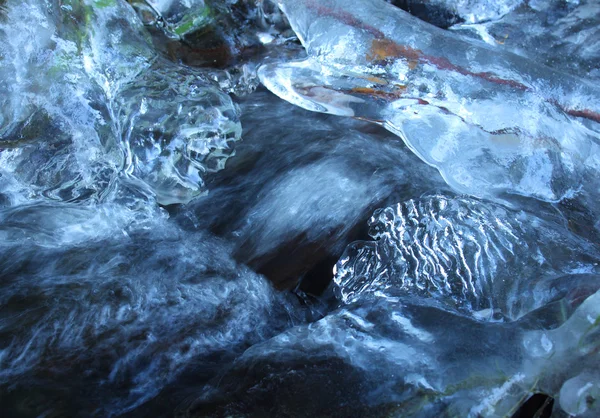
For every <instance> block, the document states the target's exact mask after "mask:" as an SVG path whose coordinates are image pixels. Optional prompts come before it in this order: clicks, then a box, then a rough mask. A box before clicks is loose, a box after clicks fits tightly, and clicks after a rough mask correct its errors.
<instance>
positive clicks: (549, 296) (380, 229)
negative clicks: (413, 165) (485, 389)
mask: <svg viewBox="0 0 600 418" xmlns="http://www.w3.org/2000/svg"><path fill="white" fill-rule="evenodd" d="M369 227H370V231H369V233H370V235H371V236H372V237H373V238H374V239H375V241H359V242H356V243H353V244H350V245H349V246H348V248H347V249H346V253H345V254H344V255H343V256H342V258H341V259H340V261H339V262H338V264H337V265H336V273H335V278H334V281H335V283H336V284H337V286H338V293H339V294H340V296H341V299H342V300H343V301H345V302H349V301H352V300H354V299H356V298H359V297H361V296H362V295H363V294H387V295H390V296H394V295H395V296H397V295H401V294H409V295H418V296H423V297H430V298H434V299H436V300H439V301H442V302H443V303H444V304H446V305H447V306H448V307H449V308H451V309H459V310H461V311H466V312H469V313H472V314H473V315H474V316H476V317H478V318H480V319H486V320H487V319H494V318H496V319H499V318H506V319H511V320H514V319H517V318H520V317H521V316H523V315H525V314H526V313H528V312H531V311H533V310H535V309H538V308H540V307H543V306H545V305H547V304H549V303H551V302H552V301H553V300H554V299H555V298H557V297H558V296H559V295H560V297H564V294H567V293H571V294H574V293H576V292H577V291H580V290H582V289H583V288H584V287H586V286H591V287H592V288H593V286H594V283H596V284H595V285H596V286H597V285H599V284H600V283H597V281H595V280H591V279H590V278H589V277H590V276H589V275H590V274H598V272H599V271H598V262H599V261H600V254H599V253H598V250H597V248H595V247H594V246H593V245H590V244H589V243H588V242H586V241H584V240H582V239H580V238H577V237H574V236H573V235H572V234H571V233H570V232H569V230H568V229H566V228H558V227H557V226H556V225H554V224H550V223H548V222H545V221H542V220H540V219H538V218H536V217H535V216H532V215H530V214H527V213H526V212H523V211H513V210H510V209H507V208H505V207H503V206H500V205H495V204H491V203H486V202H481V201H478V200H474V199H468V198H451V199H450V198H446V197H443V196H433V197H427V198H422V199H417V200H410V201H407V202H404V203H401V204H397V205H396V206H392V207H388V208H385V209H378V210H377V211H375V213H374V214H373V217H372V218H371V219H370V221H369ZM578 277H579V278H578ZM585 283H587V284H585Z"/></svg>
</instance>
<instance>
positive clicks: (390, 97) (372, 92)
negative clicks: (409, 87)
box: [349, 86, 406, 102]
mask: <svg viewBox="0 0 600 418" xmlns="http://www.w3.org/2000/svg"><path fill="white" fill-rule="evenodd" d="M405 90H406V87H405V86H399V87H398V89H397V90H395V91H392V92H387V91H382V90H377V89H373V88H370V87H355V88H353V89H351V90H350V91H349V93H353V94H362V95H367V96H370V97H376V98H378V99H383V100H386V101H390V102H391V101H394V100H398V99H400V98H402V94H403V93H404V91H405Z"/></svg>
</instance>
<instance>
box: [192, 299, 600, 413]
mask: <svg viewBox="0 0 600 418" xmlns="http://www.w3.org/2000/svg"><path fill="white" fill-rule="evenodd" d="M598 296H599V294H598V293H595V294H593V295H591V296H589V297H588V298H587V299H586V300H585V302H584V303H582V304H581V305H580V306H579V308H578V309H577V310H576V311H575V312H574V313H573V314H572V316H571V318H570V319H569V320H567V321H565V320H564V318H563V319H561V320H559V321H557V322H555V323H553V324H552V326H557V325H560V326H558V327H557V328H555V329H553V330H550V331H531V330H529V326H530V324H532V323H533V324H535V323H536V322H537V321H538V320H539V318H537V317H536V314H535V313H533V314H530V316H532V318H528V317H527V316H526V317H525V318H523V319H524V320H523V321H520V322H511V323H498V322H495V323H485V324H484V323H481V322H479V321H477V320H475V319H474V318H470V317H468V316H462V315H459V314H456V313H451V312H448V311H446V310H445V309H443V308H440V307H439V306H436V304H435V302H431V301H428V300H426V299H425V300H424V299H420V298H414V297H411V298H406V297H394V298H389V297H374V298H373V297H371V298H364V297H363V298H359V299H358V300H355V301H354V302H352V303H350V304H349V305H347V306H345V307H343V308H342V309H340V310H337V311H334V312H332V313H330V314H329V315H328V316H327V317H325V318H323V319H321V320H320V321H318V322H315V323H313V324H310V325H302V326H298V327H295V328H293V329H291V330H290V331H287V332H285V333H282V334H281V335H279V336H277V337H274V338H272V339H271V340H269V341H266V342H264V343H261V344H258V345H255V346H254V347H252V348H250V349H249V350H247V351H246V352H245V353H244V354H243V355H242V356H241V357H240V358H239V359H238V360H237V361H236V362H235V363H234V365H233V367H232V368H231V369H229V370H228V371H227V372H226V373H224V375H223V376H222V377H219V379H218V382H215V383H214V384H212V385H209V386H207V387H204V388H202V389H201V390H200V389H199V390H198V394H197V398H196V399H195V400H194V401H193V402H191V403H190V405H189V407H188V410H189V416H197V417H200V416H207V415H222V414H224V413H230V414H241V413H243V412H244V411H246V410H248V408H250V409H251V410H253V411H256V414H257V415H261V414H262V415H273V416H275V415H280V414H283V413H285V411H294V413H295V414H298V415H299V416H309V415H311V414H331V415H336V416H337V415H338V414H340V415H345V416H374V417H384V416H390V415H391V416H416V417H430V416H438V417H452V416H469V417H478V416H511V415H512V414H513V413H514V412H515V411H516V410H517V409H518V406H519V404H520V403H521V402H522V400H523V399H524V398H526V397H527V394H528V393H530V392H531V391H542V392H545V393H551V394H557V395H558V389H557V388H560V387H561V385H563V384H564V389H562V390H560V396H559V402H560V404H561V405H564V407H565V410H566V411H569V412H570V411H574V410H575V409H572V408H574V407H575V406H574V405H582V403H583V406H581V408H582V409H580V411H582V412H584V411H585V412H588V411H587V410H586V409H585V408H588V407H589V408H593V407H594V406H593V405H594V401H595V400H596V399H597V398H596V396H597V395H596V390H597V384H598V381H597V379H596V378H595V377H593V376H592V373H586V374H584V375H583V376H581V375H579V373H581V370H582V368H583V369H584V370H585V369H586V368H590V367H592V368H593V366H592V364H596V362H597V360H596V359H594V354H592V352H593V350H595V349H597V347H598V345H597V341H598V340H597V338H594V337H591V336H592V335H594V334H596V333H597V332H598V323H597V322H595V323H593V322H594V320H597V318H598V313H597V309H596V307H597V299H598ZM586 317H587V318H589V320H588V321H587V322H585V320H583V318H586ZM527 319H530V320H529V321H527ZM582 320H583V322H582ZM584 323H585V325H584ZM538 326H539V325H538ZM567 335H568V336H567ZM543 336H545V344H546V345H549V346H554V345H555V344H561V345H562V347H561V348H560V349H556V348H555V349H550V352H547V353H546V354H545V355H542V356H540V355H539V354H537V353H536V352H535V351H534V350H535V348H534V347H532V345H533V343H532V340H534V339H536V338H538V339H539V338H540V337H543ZM591 338H593V341H595V343H592V344H591V345H589V346H586V347H585V349H583V351H584V352H585V354H584V355H583V356H579V355H576V356H573V354H570V353H573V352H572V351H571V350H574V349H575V347H577V346H578V345H580V344H581V342H582V341H585V340H586V339H591ZM578 350H581V349H578ZM577 353H578V354H579V351H577ZM578 362H581V363H580V364H578ZM563 382H564V383H563ZM307 386H308V387H309V388H310V391H308V393H307V389H306V388H307ZM581 389H583V390H581ZM588 394H590V395H591V396H590V397H588V398H587V405H589V406H587V407H586V406H585V405H586V404H585V402H586V401H585V399H586V398H585V397H586V395H588ZM273 397H276V398H277V400H278V401H277V402H276V403H275V404H273V403H271V399H273ZM308 398H310V402H309V401H307V399H308ZM571 405H573V406H571ZM578 407H579V406H578ZM557 412H558V411H557ZM590 412H591V411H590ZM587 416H593V415H590V414H588V415H587Z"/></svg>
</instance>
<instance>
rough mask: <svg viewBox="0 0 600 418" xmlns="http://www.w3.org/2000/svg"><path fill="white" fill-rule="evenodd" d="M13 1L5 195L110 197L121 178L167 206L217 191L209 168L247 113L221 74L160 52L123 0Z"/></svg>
mask: <svg viewBox="0 0 600 418" xmlns="http://www.w3.org/2000/svg"><path fill="white" fill-rule="evenodd" d="M4 7H5V9H6V11H5V16H4V19H3V21H2V23H0V40H1V41H2V42H1V46H0V53H1V54H2V56H3V60H2V62H1V63H0V74H1V75H2V77H1V79H2V81H0V83H2V84H3V86H4V88H5V90H4V91H5V92H7V94H3V97H2V99H0V150H1V151H0V170H1V173H2V176H1V178H0V182H1V184H2V186H3V187H2V195H3V200H4V201H5V202H8V204H11V205H13V204H19V203H20V202H24V201H26V200H28V199H51V200H55V201H69V202H75V201H90V200H91V201H99V200H103V199H106V197H107V196H109V195H111V190H112V188H113V187H114V185H115V184H116V182H119V181H126V182H128V183H129V184H136V183H137V184H140V185H141V184H143V183H142V182H145V183H146V185H145V186H141V188H142V189H147V190H148V192H149V193H152V194H155V195H156V199H157V200H158V201H159V202H160V203H164V204H169V203H177V202H187V201H189V200H190V199H191V198H193V197H194V196H197V195H198V194H201V193H202V192H204V191H205V185H204V175H205V173H206V172H207V171H215V170H219V169H222V168H223V167H224V164H225V161H226V160H227V159H228V158H229V156H231V154H232V152H233V148H232V146H233V143H234V142H236V141H238V140H239V139H240V137H241V125H240V124H239V118H238V110H237V108H236V107H235V105H234V104H233V102H232V101H231V99H230V98H229V97H228V96H227V95H226V94H225V93H223V92H222V91H221V90H220V89H219V88H218V87H217V86H216V84H215V83H214V82H213V81H211V80H209V78H208V77H207V76H206V75H204V74H202V73H200V72H199V71H193V70H188V69H187V68H186V67H182V66H177V65H175V64H172V63H169V62H166V61H164V60H162V59H160V58H158V57H157V56H156V54H155V52H154V51H153V49H152V47H151V42H150V40H149V37H148V36H147V34H146V32H145V29H144V27H143V25H142V23H141V22H140V21H139V19H138V18H137V16H136V14H135V13H134V11H133V10H132V9H131V8H130V7H129V6H128V5H127V4H126V3H124V2H123V1H121V0H111V1H100V0H88V1H61V2H56V1H54V0H47V1H39V2H36V1H31V0H28V1H24V2H14V3H13V2H8V3H7V4H6V5H5V6H4ZM23 28H25V29H23ZM134 120H135V124H132V122H133V121H134ZM134 125H135V126H134ZM176 127H177V129H176ZM139 180H142V182H140V181H139Z"/></svg>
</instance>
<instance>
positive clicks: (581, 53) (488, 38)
mask: <svg viewBox="0 0 600 418" xmlns="http://www.w3.org/2000/svg"><path fill="white" fill-rule="evenodd" d="M451 29H452V30H456V31H459V32H460V33H461V34H465V35H471V36H474V37H476V38H479V39H481V40H482V41H484V42H486V43H488V44H490V45H492V46H493V47H494V48H496V49H498V50H504V51H510V52H514V53H515V54H519V55H522V56H524V57H527V58H530V59H533V60H535V61H537V62H541V63H544V64H545V65H548V66H550V67H553V68H556V69H557V70H560V71H563V72H566V73H569V74H576V75H579V76H581V77H586V78H590V79H598V78H600V65H599V62H600V47H599V44H600V3H598V2H597V1H595V0H577V1H562V0H548V1H529V2H523V4H521V5H520V6H519V7H517V8H515V9H514V10H513V11H511V12H510V13H508V14H506V15H505V16H503V17H502V18H500V19H497V20H492V21H489V22H481V23H475V24H469V23H464V24H459V25H455V26H453V27H452V28H451Z"/></svg>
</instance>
